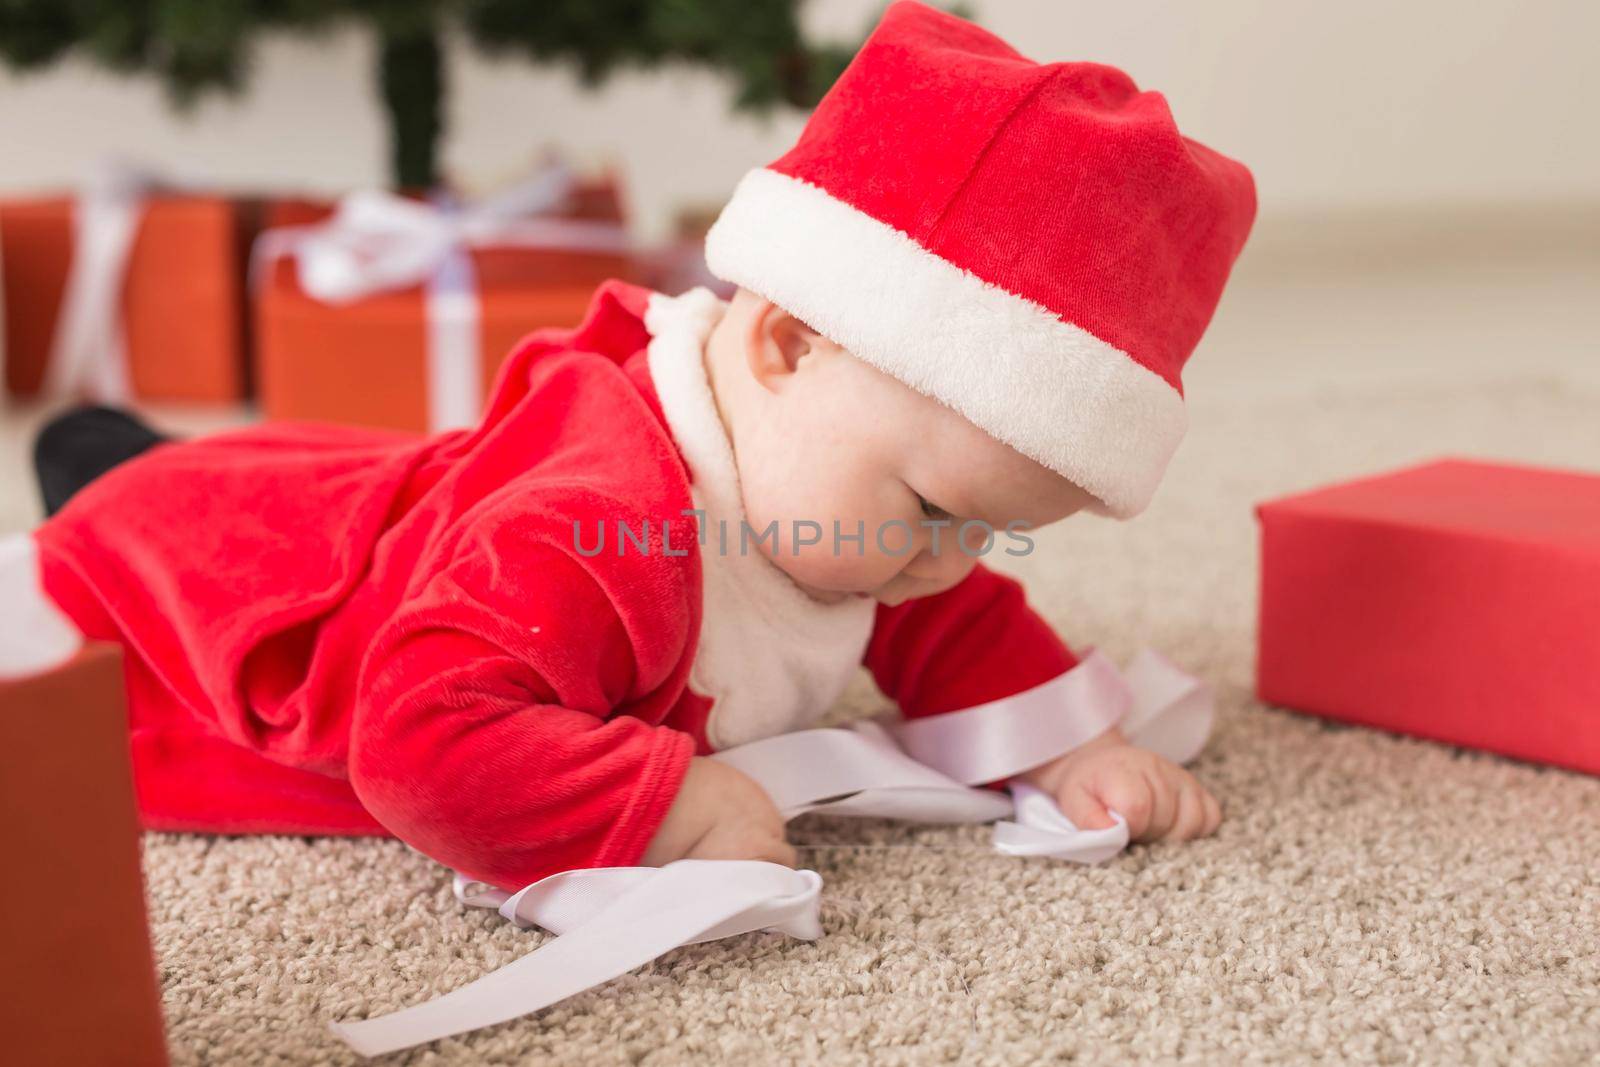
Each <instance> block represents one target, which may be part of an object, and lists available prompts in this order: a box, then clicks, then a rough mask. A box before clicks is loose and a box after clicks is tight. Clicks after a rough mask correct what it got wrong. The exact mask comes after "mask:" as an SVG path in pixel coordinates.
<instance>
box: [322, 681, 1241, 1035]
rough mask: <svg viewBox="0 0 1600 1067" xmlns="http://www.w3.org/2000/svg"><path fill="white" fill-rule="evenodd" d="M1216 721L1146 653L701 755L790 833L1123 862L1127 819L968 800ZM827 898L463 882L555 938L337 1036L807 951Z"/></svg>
mask: <svg viewBox="0 0 1600 1067" xmlns="http://www.w3.org/2000/svg"><path fill="white" fill-rule="evenodd" d="M1212 717H1213V708H1212V701H1211V694H1210V690H1209V689H1208V688H1207V687H1206V686H1205V685H1204V683H1202V682H1200V681H1199V680H1198V679H1195V678H1193V677H1191V676H1189V675H1187V674H1185V673H1184V672H1183V671H1181V670H1180V669H1178V668H1177V667H1176V666H1175V665H1173V664H1172V663H1171V662H1170V661H1168V660H1167V659H1165V658H1164V657H1162V656H1161V655H1159V654H1158V653H1155V652H1152V651H1149V650H1146V651H1144V652H1141V653H1140V654H1139V656H1138V657H1137V658H1136V659H1135V660H1134V662H1133V663H1132V664H1131V665H1130V666H1129V668H1128V671H1127V674H1126V676H1124V675H1123V674H1121V673H1120V672H1118V671H1117V669H1116V668H1115V666H1113V665H1112V664H1111V662H1110V661H1109V660H1108V659H1107V658H1106V657H1105V656H1104V655H1103V654H1101V653H1099V652H1091V653H1090V654H1088V655H1087V656H1086V657H1085V658H1084V660H1083V661H1082V662H1081V663H1079V664H1078V666H1076V667H1074V668H1073V669H1072V670H1070V671H1068V672H1066V673H1065V674H1063V675H1061V676H1060V677H1058V678H1055V679H1053V680H1051V681H1050V682H1046V683H1045V684H1044V685H1042V686H1038V687H1036V688H1035V689H1031V690H1028V691H1027V692H1025V693H1020V694H1018V695H1016V696H1013V697H1007V698H1005V699H1003V700H997V701H994V702H993V703H990V704H984V705H981V706H979V707H976V708H969V709H966V710H965V711H956V712H950V713H949V714H946V715H936V716H932V717H930V718H926V719H915V720H910V721H899V719H898V717H897V716H884V717H881V718H880V719H877V720H866V721H862V722H858V723H855V724H853V725H852V726H851V727H850V728H849V729H823V730H803V731H799V732H797V733H792V734H782V735H779V736H777V737H771V738H767V739H765V740H761V741H755V742H752V743H750V744H747V745H740V746H738V747H735V748H731V749H728V750H727V751H724V752H719V753H716V754H715V755H714V756H713V757H712V758H714V759H718V760H721V761H723V762H725V763H728V764H729V765H731V766H734V767H737V768H738V769H740V770H742V771H744V772H745V773H746V774H749V775H750V776H751V777H753V778H755V780H756V781H758V782H760V783H761V785H762V787H763V788H765V789H766V790H767V792H768V793H769V794H770V795H771V796H772V799H773V802H774V804H776V805H777V807H778V809H779V810H780V811H781V812H782V813H783V815H784V818H785V819H790V818H793V817H794V816H796V815H799V814H801V813H802V812H808V811H820V812H826V813H828V814H830V815H859V816H876V817H883V818H893V819H909V820H915V821H921V822H988V821H990V820H994V819H1001V820H1003V821H1000V822H997V823H996V824H995V828H994V836H993V844H994V847H995V849H996V850H998V851H1000V852H1002V853H1005V854H1007V855H1012V856H1045V857H1050V858H1054V859H1065V860H1071V861H1073V862H1077V863H1101V862H1104V861H1105V860H1107V859H1109V858H1111V857H1112V856H1114V855H1116V854H1117V853H1118V852H1121V851H1122V850H1123V849H1124V848H1125V847H1127V844H1128V826H1127V823H1126V822H1125V821H1124V820H1123V819H1122V816H1120V815H1117V814H1116V813H1115V812H1113V813H1112V816H1113V818H1114V819H1115V820H1116V821H1115V824H1114V825H1112V826H1110V827H1108V828H1106V829H1102V830H1080V829H1079V828H1078V827H1077V826H1075V825H1073V823H1072V821H1071V820H1070V819H1068V818H1067V817H1066V816H1065V815H1064V814H1063V813H1062V812H1061V809H1060V808H1059V807H1057V805H1056V803H1055V800H1054V798H1052V797H1051V796H1050V795H1049V794H1048V793H1046V792H1044V791H1042V790H1039V789H1036V788H1034V787H1033V786H1031V785H1028V784H1027V783H1025V782H1013V783H1011V784H1010V785H1008V787H1007V788H1008V790H1009V792H1010V797H1009V798H1008V797H1007V796H1006V795H1005V794H1002V793H999V792H997V791H995V790H991V789H974V788H972V786H974V785H977V784H980V783H983V782H991V781H998V780H1000V779H1002V778H1007V777H1010V776H1011V775H1013V774H1015V773H1017V772H1020V771H1023V770H1026V769H1028V768H1029V767H1034V766H1038V765H1039V764H1041V763H1045V762H1048V761H1049V760H1051V759H1053V758H1055V757H1056V756H1058V755H1061V754H1062V753H1064V752H1067V751H1070V750H1071V749H1073V748H1076V747H1078V746H1079V745H1081V744H1083V743H1084V742H1085V741H1088V740H1091V739H1092V738H1094V737H1095V736H1098V735H1099V734H1100V733H1102V732H1103V731H1105V730H1107V729H1110V728H1111V727H1112V726H1114V725H1118V724H1119V723H1120V725H1121V727H1122V730H1123V732H1124V733H1125V734H1126V735H1127V737H1128V738H1129V740H1130V741H1132V742H1133V743H1134V744H1136V745H1139V746H1141V747H1143V748H1148V749H1150V750H1152V751H1155V752H1158V753H1160V754H1162V755H1165V756H1167V757H1168V758H1170V759H1173V760H1176V761H1178V762H1187V761H1188V760H1190V759H1193V758H1194V757H1195V756H1196V755H1198V754H1199V752H1200V749H1201V748H1202V747H1203V746H1204V744H1205V740H1206V737H1207V736H1208V735H1209V734H1210V731H1211V722H1212ZM913 752H914V753H916V758H913V757H912V755H911V754H910V753H913ZM1006 816H1011V818H1010V819H1006V818H1005V817H1006ZM821 888H822V878H821V876H820V875H818V874H817V872H815V871H811V870H799V871H796V870H791V869H789V868H788V867H784V866H782V865H781V864H776V863H765V862H760V861H755V860H678V861H676V862H674V863H669V864H667V865H665V866H663V867H659V868H658V867H602V868H585V869H580V870H572V871H563V872H561V873H559V874H553V875H550V876H549V877H547V878H543V879H540V880H539V881H537V882H535V883H533V884H532V885H529V886H527V887H526V888H524V889H522V890H520V891H519V892H517V893H506V892H504V891H503V890H499V889H495V888H493V887H488V886H484V885H483V884H482V883H477V882H471V881H469V880H468V879H466V878H463V877H462V876H460V875H457V876H456V878H455V883H454V891H455V895H456V898H457V899H458V900H460V901H461V902H462V903H464V904H469V905H472V906H476V907H487V908H495V909H497V910H498V911H499V912H500V914H501V915H503V916H504V917H505V918H507V919H508V920H510V921H511V922H514V923H516V924H517V925H518V926H520V927H524V928H526V927H530V926H541V927H543V928H544V929H546V930H549V931H551V932H552V933H554V934H557V935H559V936H557V937H555V938H554V939H552V940H550V941H547V942H546V943H545V944H543V945H541V946H539V947H538V948H537V949H535V950H534V951H532V952H530V953H528V954H527V955H525V956H523V957H522V958H521V959H519V960H517V961H516V962H515V963H511V964H508V965H507V966H505V967H502V968H500V969H499V970H497V971H494V972H492V973H490V974H488V975H485V976H484V977H483V978H480V979H478V980H477V981H475V982H471V983H469V984H467V985H465V986H462V987H461V988H459V989H456V990H454V991H453V992H450V993H447V994H445V995H444V996H442V997H439V998H437V999H435V1000H431V1001H428V1002H426V1003H423V1004H419V1005H416V1006H415V1007H411V1008H406V1009H404V1010H402V1011H397V1012H394V1013H392V1014H389V1015H383V1016H379V1017H378V1018H375V1019H367V1020H364V1021H361V1022H352V1023H335V1024H333V1031H334V1033H336V1034H337V1035H338V1036H339V1037H341V1038H342V1039H344V1040H345V1041H346V1042H348V1043H349V1045H350V1046H351V1047H352V1048H354V1049H355V1050H356V1051H357V1052H359V1053H361V1054H363V1055H367V1056H375V1055H379V1054H381V1053H385V1052H393V1051H396V1050H398V1049H402V1048H409V1047H411V1046H412V1045H419V1044H422V1043H423V1042H426V1041H432V1040H434V1039H436V1038H441V1037H447V1036H449V1035H451V1034H459V1033H464V1032H466V1031H468V1030H474V1029H477V1028H479V1027H482V1026H489V1025H492V1024H494V1023H498V1022H504V1021H506V1020H508V1019H513V1018H516V1017H517V1016H519V1015H525V1014H527V1013H528V1012H532V1011H537V1010H539V1009H540V1008H543V1007H547V1006H549V1005H551V1004H554V1003H556V1002H557V1001H559V1000H562V999H565V998H566V997H570V996H573V995H574V994H576V993H581V992H583V991H584V990H585V989H589V988H592V987H593V986H595V985H598V984H599V983H601V982H605V981H608V980H610V979H611V978H614V977H616V976H618V975H621V974H625V973H627V972H628V971H630V970H632V969H633V968H635V967H638V966H642V965H643V964H645V963H648V962H649V961H650V960H653V959H655V958H657V957H658V956H660V955H662V954H663V953H665V952H668V951H670V950H671V949H673V948H676V947H678V946H680V945H686V944H694V943H696V942H700V941H710V940H714V939H717V938H722V937H730V936H732V935H734V934H741V933H749V932H751V931H755V930H771V931H776V932H779V933H784V934H788V935H789V936H791V937H798V938H802V939H805V940H814V939H816V938H818V937H820V936H822V926H821V923H820V921H819V917H818V913H819V909H820V904H821Z"/></svg>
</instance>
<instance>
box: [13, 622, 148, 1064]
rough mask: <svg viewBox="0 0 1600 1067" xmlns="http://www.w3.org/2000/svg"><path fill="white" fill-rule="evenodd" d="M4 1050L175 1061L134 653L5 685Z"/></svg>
mask: <svg viewBox="0 0 1600 1067" xmlns="http://www.w3.org/2000/svg"><path fill="white" fill-rule="evenodd" d="M0 855H4V856H5V877H3V878H0V961H4V963H3V966H0V1041H3V1042H4V1045H3V1048H4V1053H3V1055H0V1059H4V1060H5V1062H7V1063H16V1064H24V1063H27V1064H74V1065H76V1064H119V1065H120V1064H127V1065H130V1067H131V1065H136V1064H161V1063H165V1062H166V1051H165V1041H164V1038H163V1035H162V1024H161V994H160V988H159V985H158V983H157V981H156V971H155V963H154V958H153V953H152V951H151V947H150V934H149V927H148V924H147V918H146V915H145V901H144V883H143V880H142V878H141V875H140V869H139V817H138V814H137V811H136V809H135V806H134V792H133V774H132V769H131V767H130V760H129V756H128V712H127V704H126V698H125V697H124V695H123V672H122V650H121V649H120V648H119V647H118V646H116V645H112V644H91V645H88V646H86V647H85V648H84V649H82V650H81V651H80V652H78V653H77V655H76V656H74V657H73V658H72V659H70V660H68V661H67V662H66V663H63V664H61V665H60V666H58V667H56V668H54V669H52V670H47V671H43V672H40V673H38V674H34V675H29V676H26V677H22V678H9V679H3V680H0Z"/></svg>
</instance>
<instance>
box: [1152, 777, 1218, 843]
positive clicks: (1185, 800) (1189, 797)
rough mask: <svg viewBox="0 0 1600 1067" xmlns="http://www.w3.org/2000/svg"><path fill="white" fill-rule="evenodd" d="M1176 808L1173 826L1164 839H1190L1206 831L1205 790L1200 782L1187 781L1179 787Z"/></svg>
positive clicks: (1162, 838)
mask: <svg viewBox="0 0 1600 1067" xmlns="http://www.w3.org/2000/svg"><path fill="white" fill-rule="evenodd" d="M1177 792H1178V795H1177V800H1176V802H1175V804H1176V810H1175V812H1174V814H1173V817H1172V827H1171V828H1170V829H1169V830H1167V832H1166V833H1165V834H1163V835H1162V837H1161V840H1163V841H1188V840H1189V839H1190V838H1194V837H1201V836H1203V835H1204V834H1205V832H1206V829H1205V827H1206V818H1207V816H1206V802H1205V790H1203V789H1201V788H1200V784H1199V783H1198V782H1187V783H1185V784H1184V785H1182V786H1180V787H1179V788H1178V791H1177Z"/></svg>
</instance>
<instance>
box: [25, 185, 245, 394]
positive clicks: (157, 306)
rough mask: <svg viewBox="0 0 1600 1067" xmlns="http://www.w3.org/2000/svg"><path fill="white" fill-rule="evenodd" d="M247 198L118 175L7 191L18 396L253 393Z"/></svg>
mask: <svg viewBox="0 0 1600 1067" xmlns="http://www.w3.org/2000/svg"><path fill="white" fill-rule="evenodd" d="M241 229H242V222H241V215H240V212H239V209H238V207H237V206H236V205H235V203H234V202H232V201H230V200H227V199H224V198H222V197H216V196H192V195H183V194H179V193H175V192H160V191H156V190H155V189H154V187H152V186H150V185H148V184H146V183H145V182H144V181H143V180H142V179H140V178H137V177H136V176H132V175H130V174H126V173H122V172H116V173H110V174H104V175H100V176H98V177H97V179H96V180H95V181H93V182H91V183H90V184H88V185H86V186H85V188H84V191H83V192H81V193H80V194H79V195H77V196H75V197H66V196H63V197H50V198H43V199H23V200H5V201H0V287H3V297H4V311H5V315H4V318H5V324H4V326H5V348H4V351H5V365H6V366H5V382H6V389H7V390H8V391H9V392H10V393H12V394H13V395H17V396H35V395H46V396H59V397H69V396H82V397H88V398H90V399H95V400H100V401H104V402H108V403H126V402H127V401H128V400H129V399H131V398H133V397H138V398H144V399H160V400H180V401H208V402H227V401H236V400H238V399H240V398H242V397H243V396H244V395H245V392H246V389H247V385H248V377H247V373H246V367H245V352H244V325H243V321H244V320H243V308H244V262H243V257H242V240H243V234H242V232H241Z"/></svg>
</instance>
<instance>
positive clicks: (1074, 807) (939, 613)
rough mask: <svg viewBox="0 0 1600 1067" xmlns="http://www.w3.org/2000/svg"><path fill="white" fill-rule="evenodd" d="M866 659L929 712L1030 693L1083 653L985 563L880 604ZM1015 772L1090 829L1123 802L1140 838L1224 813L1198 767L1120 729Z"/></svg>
mask: <svg viewBox="0 0 1600 1067" xmlns="http://www.w3.org/2000/svg"><path fill="white" fill-rule="evenodd" d="M866 663H867V666H868V667H869V668H870V669H871V670H872V673H873V676H874V677H875V678H876V679H877V682H878V685H879V687H880V688H882V689H883V691H884V692H885V693H887V694H888V695H889V696H890V697H891V698H892V699H893V700H894V701H895V702H896V703H897V704H898V705H899V706H900V710H901V712H902V713H903V714H904V715H905V716H906V717H907V718H920V717H923V716H927V715H939V714H943V713H944V712H947V711H955V710H958V709H960V708H964V707H971V706H974V705H977V704H983V703H987V702H989V701H991V700H998V699H1000V698H1001V697H1007V696H1012V695H1014V694H1016V693H1020V692H1023V691H1024V690H1027V689H1031V688H1033V687H1034V686H1036V685H1040V684H1042V683H1044V682H1047V681H1049V680H1050V679H1052V678H1055V677H1057V676H1058V675H1060V674H1062V673H1063V672H1065V671H1068V670H1070V669H1072V668H1073V667H1075V666H1076V665H1077V663H1078V659H1077V657H1076V656H1075V655H1074V654H1073V653H1072V651H1071V650H1070V649H1068V648H1067V646H1066V645H1065V644H1064V643H1063V642H1062V641H1061V639H1060V637H1058V636H1057V635H1056V633H1055V631H1054V630H1052V629H1051V628H1050V625H1049V624H1048V623H1047V622H1045V620H1044V619H1042V618H1041V617H1040V616H1039V615H1038V614H1037V613H1036V612H1034V611H1033V610H1032V609H1031V608H1030V607H1029V606H1028V604H1027V601H1026V599H1025V597H1024V595H1023V592H1022V586H1021V585H1020V584H1018V583H1017V582H1016V581H1015V580H1013V579H1011V578H1008V577H1006V576H1004V575H1000V574H996V573H994V572H993V571H990V570H988V569H987V568H985V567H983V566H982V565H981V564H980V565H979V566H978V567H976V568H975V569H974V570H973V572H972V573H971V574H970V575H968V576H967V578H966V580H965V581H963V582H961V583H960V584H959V585H957V586H955V587H954V588H952V589H949V590H947V591H945V592H943V593H940V594H939V595H937V596H933V597H926V598H923V599H920V600H908V601H906V602H905V603H904V604H901V605H899V606H897V607H893V608H879V609H878V618H877V622H876V625H875V627H874V630H873V636H872V642H871V644H870V645H869V646H868V649H867V659H866ZM1067 712H1068V709H1063V713H1064V714H1065V713H1067ZM1014 777H1015V778H1016V779H1019V780H1021V781H1025V782H1028V783H1030V784H1032V785H1035V786H1038V787H1039V788H1041V789H1044V790H1045V791H1046V792H1049V793H1050V794H1051V795H1053V796H1054V797H1055V798H1056V802H1057V803H1058V804H1060V805H1061V808H1062V811H1063V812H1064V813H1065V814H1066V816H1067V817H1068V818H1069V819H1071V820H1072V821H1073V822H1074V823H1076V824H1077V825H1078V826H1080V827H1082V828H1084V829H1099V828H1103V827H1107V826H1110V825H1111V824H1112V820H1111V816H1110V815H1109V814H1108V813H1107V809H1108V808H1109V809H1112V810H1115V811H1116V812H1118V813H1119V814H1121V815H1122V816H1123V818H1125V819H1126V820H1127V821H1128V829H1129V834H1130V836H1132V837H1133V838H1134V839H1135V840H1145V841H1148V840H1155V839H1157V838H1162V839H1166V840H1181V839H1184V838H1189V837H1200V836H1204V835H1206V834H1209V833H1212V832H1213V831H1215V830H1216V828H1217V825H1218V823H1219V822H1220V821H1221V817H1222V816H1221V810H1220V808H1219V807H1218V805H1217V802H1216V800H1215V799H1214V798H1213V797H1212V796H1211V794H1210V793H1208V792H1207V791H1206V790H1205V788H1204V787H1203V786H1201V785H1200V783H1199V781H1198V780H1196V779H1195V777H1194V776H1193V775H1192V774H1190V773H1189V772H1188V771H1186V770H1184V769H1183V768H1182V767H1179V766H1177V765H1176V764H1174V763H1172V762H1170V761H1168V760H1166V759H1163V758H1161V757H1160V756H1157V755H1156V754H1155V753H1153V752H1149V751H1147V750H1145V749H1141V748H1138V747H1136V746H1134V745H1132V744H1130V743H1129V742H1128V740H1127V739H1126V738H1125V737H1123V735H1122V733H1121V731H1119V730H1116V729H1112V730H1107V731H1105V732H1103V733H1101V734H1100V735H1099V736H1097V737H1095V738H1094V739H1093V740H1091V741H1089V742H1087V743H1086V744H1083V745H1080V746H1079V747H1077V748H1075V749H1073V750H1071V751H1070V752H1067V753H1065V754H1063V755H1061V756H1059V757H1057V758H1056V759H1053V760H1051V761H1050V762H1048V763H1045V764H1043V765H1041V766H1038V767H1034V768H1031V769H1030V770H1028V771H1025V772H1023V773H1021V774H1017V775H1015V776H1014ZM1009 780H1010V779H1006V780H1002V781H999V782H988V783H984V784H985V785H988V786H990V787H1000V786H1003V785H1004V784H1005V782H1006V781H1009Z"/></svg>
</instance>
